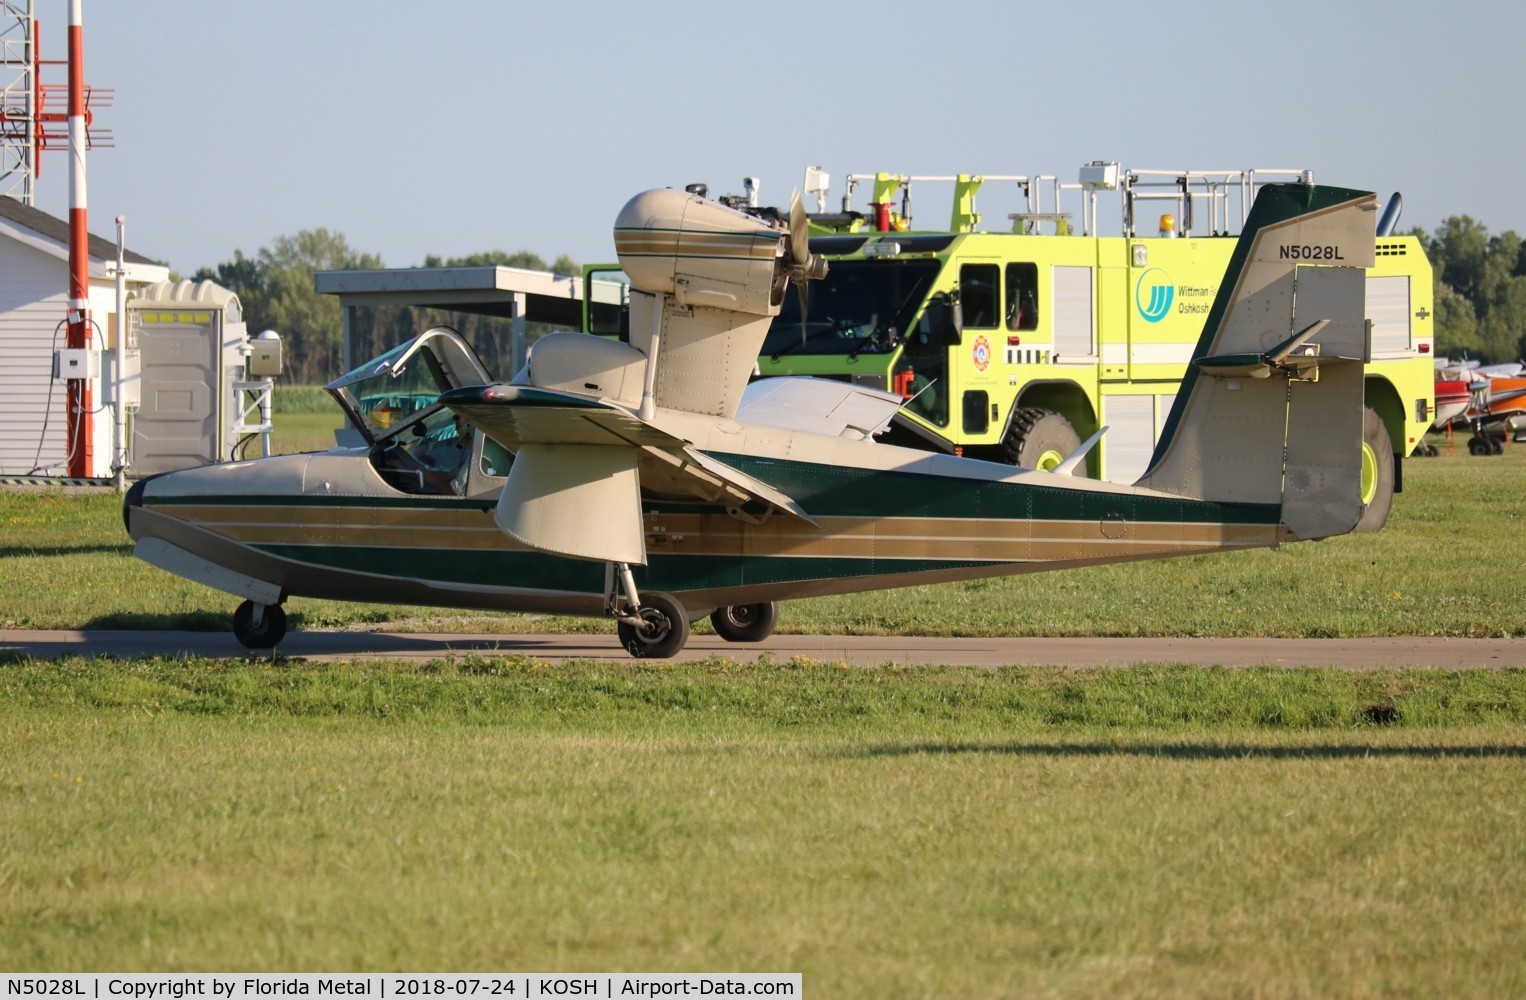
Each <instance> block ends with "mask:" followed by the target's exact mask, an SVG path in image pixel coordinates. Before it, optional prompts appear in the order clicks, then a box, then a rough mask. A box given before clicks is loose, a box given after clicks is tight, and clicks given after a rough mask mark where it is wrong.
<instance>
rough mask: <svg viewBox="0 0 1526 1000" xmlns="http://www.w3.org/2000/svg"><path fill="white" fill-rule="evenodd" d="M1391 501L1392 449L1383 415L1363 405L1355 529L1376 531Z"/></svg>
mask: <svg viewBox="0 0 1526 1000" xmlns="http://www.w3.org/2000/svg"><path fill="white" fill-rule="evenodd" d="M1393 503H1394V449H1393V445H1392V444H1391V443H1390V442H1389V440H1388V428H1386V427H1384V426H1383V419H1382V418H1381V417H1379V416H1378V415H1377V414H1376V413H1374V412H1372V410H1371V409H1370V408H1368V407H1363V408H1362V519H1361V520H1360V521H1358V522H1357V523H1356V530H1357V531H1377V530H1378V529H1379V528H1381V527H1383V524H1384V523H1385V522H1386V521H1387V520H1388V509H1389V508H1390V507H1392V506H1393Z"/></svg>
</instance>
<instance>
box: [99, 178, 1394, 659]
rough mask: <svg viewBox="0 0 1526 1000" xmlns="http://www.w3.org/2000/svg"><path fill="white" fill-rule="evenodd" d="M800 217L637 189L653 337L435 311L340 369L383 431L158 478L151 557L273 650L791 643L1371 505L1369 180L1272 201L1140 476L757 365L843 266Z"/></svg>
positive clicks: (928, 334) (953, 298)
mask: <svg viewBox="0 0 1526 1000" xmlns="http://www.w3.org/2000/svg"><path fill="white" fill-rule="evenodd" d="M790 215H791V218H790V219H789V220H782V219H778V218H770V217H767V216H765V215H758V214H752V213H748V212H745V211H738V210H734V209H732V208H729V207H727V206H724V205H720V204H717V203H715V202H711V201H707V200H704V199H702V198H700V197H697V196H695V195H692V194H688V193H685V192H682V191H675V190H657V191H648V192H645V193H643V194H640V195H638V196H636V197H635V198H634V199H632V200H631V201H630V202H629V203H628V204H627V205H626V206H625V208H624V209H623V210H622V212H621V213H620V216H619V218H618V220H617V222H616V225H615V244H616V250H617V252H618V254H619V258H620V261H621V264H622V266H623V267H624V268H625V270H626V273H627V274H628V275H629V276H630V278H631V282H632V294H631V310H630V317H631V319H630V333H629V338H628V341H615V340H608V339H604V338H600V337H594V336H590V335H586V334H578V333H556V334H551V335H548V336H546V337H543V338H542V339H541V340H540V341H538V342H537V343H536V344H535V345H534V347H533V349H532V351H531V353H530V357H529V361H528V363H527V364H526V366H525V367H524V368H523V369H522V370H521V371H519V372H518V373H517V374H516V376H515V377H514V379H513V380H512V381H510V382H508V383H497V382H494V381H493V380H492V379H491V378H490V377H489V376H488V374H487V373H486V372H485V371H484V370H483V369H482V366H481V364H480V363H479V362H478V360H477V359H476V357H475V355H474V354H473V352H472V351H471V349H470V347H468V346H467V345H466V344H465V343H464V342H463V341H462V340H461V338H459V337H457V336H456V335H455V334H454V333H452V332H450V331H448V330H444V329H436V330H431V331H429V332H428V333H425V334H423V335H421V336H420V337H418V338H416V339H415V340H413V341H410V342H409V343H408V344H405V345H403V346H401V347H399V348H397V349H396V350H394V351H392V352H390V353H389V354H387V355H384V356H383V357H381V358H379V359H376V360H375V361H372V362H369V363H368V364H366V365H363V366H361V367H360V368H359V369H357V370H355V371H354V372H351V373H350V374H348V375H346V376H344V377H343V378H340V379H339V380H337V381H335V382H334V383H332V384H331V385H330V386H329V389H330V391H331V392H332V393H333V394H334V396H335V397H336V398H337V399H338V400H339V402H340V403H341V405H342V406H344V408H345V409H346V410H347V412H348V414H349V417H350V420H351V422H352V423H353V424H354V427H355V429H356V430H358V431H359V432H360V434H361V435H362V437H363V438H364V440H363V442H361V443H359V444H357V445H354V446H351V447H341V448H335V449H331V450H329V451H325V452H318V453H311V454H302V455H287V456H279V457H273V458H265V459H259V460H255V461H250V462H238V463H231V464H226V465H217V466H209V467H205V468H199V469H192V470H187V471H182V472H175V473H170V474H166V475H161V476H157V477H154V478H151V479H145V480H143V481H141V482H139V483H137V484H136V485H135V486H134V487H133V489H132V490H131V491H130V493H129V494H128V496H127V499H126V505H125V517H126V520H127V527H128V531H129V532H130V533H131V535H132V537H133V538H134V539H135V540H136V549H135V552H136V554H137V555H138V556H139V557H141V558H143V559H145V560H147V561H149V562H151V563H153V564H154V565H156V566H159V567H161V568H163V569H166V570H168V571H170V572H173V573H177V574H180V575H182V576H185V577H187V578H190V579H192V580H197V581H200V582H202V583H206V584H208V585H210V586H212V587H214V588H217V589H219V590H222V591H225V592H227V593H229V594H232V595H234V596H235V597H240V598H243V603H242V604H241V605H240V606H239V608H238V610H237V612H236V613H235V615H234V631H235V634H236V635H237V637H238V639H239V640H240V641H242V642H243V643H244V644H245V645H247V646H249V647H251V648H268V647H271V646H274V645H275V644H276V643H278V642H279V641H280V640H281V638H282V637H283V635H284V634H285V632H286V615H285V612H284V610H283V608H282V605H283V602H285V601H286V600H287V599H288V598H289V597H293V596H301V597H327V598H339V599H346V600H354V601H375V602H403V603H415V604H427V605H436V606H445V607H459V608H479V609H495V610H503V611H531V612H551V613H561V614H573V615H590V616H603V617H608V618H610V619H612V620H613V621H614V622H615V623H616V625H617V631H618V633H619V637H620V642H621V643H622V645H624V646H625V647H626V648H627V649H628V650H629V651H630V652H631V653H632V654H634V655H636V656H649V657H665V656H671V655H673V654H674V653H676V652H677V651H678V650H679V649H681V648H682V647H683V644H684V642H685V641H686V639H687V637H688V634H689V626H690V623H691V622H692V621H697V620H699V619H700V618H702V617H704V616H705V615H710V617H711V620H712V621H713V623H714V625H715V628H716V630H717V632H719V633H720V634H721V635H722V636H723V637H725V638H726V639H730V640H734V641H740V642H756V641H761V640H764V639H766V638H767V637H768V636H769V635H770V634H771V633H772V631H773V628H774V626H775V624H776V621H777V615H778V602H780V601H785V600H789V599H792V598H800V597H811V596H816V595H822V594H843V593H854V592H859V591H873V590H881V589H887V588H893V587H903V586H909V585H913V584H926V583H937V582H944V581H956V580H970V579H975V578H980V577H994V576H1002V575H1007V574H1014V573H1031V572H1037V571H1040V570H1054V569H1066V568H1069V567H1074V566H1089V565H1095V564H1098V563H1107V562H1116V561H1121V560H1133V559H1153V558H1161V557H1166V556H1179V555H1189V554H1195V553H1204V552H1217V551H1223V550H1231V549H1245V548H1254V547H1276V546H1278V545H1281V544H1282V543H1284V542H1290V541H1298V540H1304V539H1314V538H1324V537H1327V536H1330V535H1338V534H1341V533H1343V532H1346V531H1349V530H1351V528H1352V527H1353V526H1354V525H1355V524H1356V522H1357V520H1358V518H1359V516H1360V514H1361V509H1362V507H1361V498H1360V495H1359V494H1360V466H1361V440H1362V363H1363V362H1364V361H1365V360H1366V357H1367V353H1368V343H1369V337H1368V325H1367V323H1366V321H1365V318H1364V316H1363V303H1364V294H1363V288H1364V285H1363V280H1364V276H1363V271H1362V268H1364V267H1366V266H1368V265H1370V264H1371V263H1372V257H1373V252H1374V250H1373V248H1374V240H1373V233H1374V227H1375V220H1376V216H1377V202H1376V199H1375V197H1374V196H1373V195H1371V194H1368V193H1365V192H1360V191H1353V190H1346V189H1340V188H1331V187H1316V186H1313V185H1301V184H1290V185H1268V186H1267V187H1265V188H1264V189H1263V190H1262V191H1261V193H1260V195H1259V197H1258V198H1257V200H1256V203H1255V205H1254V206H1253V208H1252V211H1251V213H1250V217H1249V219H1248V221H1247V224H1246V226H1245V230H1244V233H1243V234H1242V235H1241V237H1240V239H1239V243H1238V245H1237V247H1236V249H1235V252H1234V254H1233V256H1232V258H1231V261H1230V264H1229V272H1228V273H1227V274H1226V276H1225V280H1224V282H1223V284H1222V285H1221V287H1220V291H1219V293H1218V297H1217V299H1216V301H1215V302H1214V304H1213V307H1212V309H1211V311H1210V313H1209V315H1208V317H1207V320H1206V325H1205V327H1204V330H1203V334H1202V337H1201V339H1200V341H1199V344H1198V348H1197V351H1196V360H1195V361H1194V363H1193V365H1192V366H1191V369H1190V370H1189V372H1188V374H1187V377H1186V378H1185V379H1184V381H1183V383H1182V386H1181V390H1180V392H1179V394H1178V395H1177V397H1176V399H1175V403H1174V406H1173V409H1172V410H1171V413H1170V416H1169V418H1168V421H1167V424H1166V427H1165V430H1164V433H1162V435H1161V436H1160V439H1159V443H1158V445H1157V446H1156V449H1155V452H1154V455H1153V457H1152V459H1151V461H1150V464H1149V468H1148V471H1147V472H1146V473H1145V474H1144V476H1143V477H1141V478H1140V479H1139V481H1138V482H1136V483H1134V484H1133V485H1130V486H1123V485H1116V484H1111V483H1106V482H1096V481H1092V480H1088V479H1085V478H1081V477H1077V476H1071V475H1069V474H1068V469H1069V468H1073V467H1074V466H1075V464H1076V463H1077V462H1079V461H1080V460H1081V457H1082V454H1077V455H1074V456H1071V458H1070V460H1069V461H1067V462H1066V463H1064V464H1062V466H1061V467H1060V468H1059V469H1057V470H1055V471H1053V472H1041V471H1034V470H1026V469H1021V468H1017V469H1014V468H1013V467H1012V466H1009V465H1001V464H996V463H991V462H984V461H979V460H976V459H973V458H964V457H956V456H954V455H949V454H931V453H928V452H925V451H916V450H910V449H905V448H900V447H895V446H891V445H888V444H885V443H882V442H878V441H876V440H875V435H876V433H877V432H879V431H880V430H882V429H883V428H884V427H885V426H886V425H887V423H888V421H889V419H890V417H891V416H892V415H893V414H894V413H895V411H896V408H897V407H898V406H899V405H901V404H902V403H903V402H904V400H902V399H901V397H899V396H896V395H893V394H891V393H886V392H882V391H879V390H877V389H871V388H864V387H860V386H855V385H852V384H850V383H846V382H831V381H824V380H816V379H774V380H763V381H760V382H755V383H752V384H751V385H749V382H750V380H751V376H752V375H753V372H754V363H755V358H756V357H757V352H758V350H759V348H760V345H761V344H762V342H763V337H764V334H765V333H766V332H767V330H768V327H769V324H770V321H771V320H772V318H773V317H774V316H776V315H777V314H778V311H779V307H780V305H781V303H782V302H783V301H784V297H785V295H786V294H788V293H789V286H790V285H791V284H794V285H796V286H799V290H800V291H801V293H802V294H803V293H804V290H805V286H806V284H807V283H808V282H809V281H811V280H812V279H813V278H816V277H820V276H821V275H823V274H824V273H825V268H826V265H825V262H824V261H822V260H821V258H820V257H818V256H816V255H814V254H812V253H811V251H810V247H809V245H808V242H807V238H806V229H807V227H806V225H805V218H804V212H803V210H802V209H801V208H800V207H799V203H798V200H797V202H796V205H795V206H794V208H793V210H792V211H791V213H790ZM1096 284H1097V283H1096V282H1095V281H1094V287H1096ZM928 294H929V295H930V296H931V297H932V298H933V300H934V301H933V303H932V304H933V305H934V306H935V307H936V308H930V309H927V310H925V311H924V315H925V316H926V317H927V319H926V320H924V321H923V322H922V324H921V326H920V328H919V329H916V330H911V331H906V333H905V334H904V335H905V336H910V337H922V338H932V339H936V338H949V339H952V340H954V341H956V342H957V334H958V328H959V322H960V316H959V306H958V301H957V291H956V290H954V289H951V288H950V289H939V288H935V289H931V290H929V292H928ZM955 411H956V412H957V407H955ZM1086 447H1087V445H1083V446H1082V453H1083V454H1084V449H1085V448H1086ZM442 452H444V453H447V454H454V455H456V456H457V461H461V460H464V462H462V464H461V466H460V467H459V468H456V469H454V470H451V469H442V468H440V467H439V463H440V459H439V455H440V454H441V453H442ZM448 472H449V473H452V474H450V475H446V474H445V473H448Z"/></svg>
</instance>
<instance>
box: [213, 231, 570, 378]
mask: <svg viewBox="0 0 1526 1000" xmlns="http://www.w3.org/2000/svg"><path fill="white" fill-rule="evenodd" d="M494 264H500V265H504V266H507V267H520V268H527V269H530V270H535V271H552V272H555V273H557V274H578V273H580V271H581V268H579V267H578V265H577V264H576V263H575V262H573V261H572V260H571V259H570V258H569V257H567V256H566V255H565V254H564V255H563V256H561V257H558V258H557V259H556V260H554V261H552V262H551V263H550V264H549V265H548V264H547V263H546V261H545V260H544V259H543V258H542V257H540V255H538V254H535V253H531V252H529V251H520V252H518V253H505V252H503V251H501V250H493V251H489V252H485V253H475V254H469V255H467V256H465V257H451V258H441V257H439V256H436V255H433V254H431V255H430V256H428V257H426V258H424V266H425V267H476V266H482V265H494ZM383 266H384V265H383V264H382V260H381V257H380V256H379V255H377V254H372V253H363V252H361V251H358V250H355V249H354V248H352V247H351V246H350V245H349V242H348V241H347V240H346V239H345V237H344V235H343V234H342V233H337V232H331V231H330V230H328V229H322V228H320V229H310V230H309V229H305V230H303V231H302V232H299V233H297V234H296V235H295V236H278V237H276V239H275V240H274V241H273V242H272V243H271V245H270V246H268V247H262V248H261V249H260V250H259V252H258V253H256V254H255V255H254V256H253V257H246V256H244V254H243V252H242V251H239V250H235V251H234V252H233V259H232V260H230V261H224V262H222V263H221V264H218V265H217V266H216V267H212V268H206V267H204V268H201V269H200V270H198V271H197V272H196V273H195V274H194V275H193V276H192V280H194V281H204V280H210V281H215V282H216V283H217V284H219V285H221V286H222V287H224V288H226V289H228V290H229V291H231V292H233V293H234V294H235V295H237V296H238V298H239V303H240V305H242V307H243V313H244V321H245V322H246V323H247V324H248V326H249V330H250V332H251V333H257V332H258V331H260V330H267V329H268V330H275V331H276V332H277V333H279V334H280V335H281V347H282V351H283V354H284V362H285V376H284V377H285V379H286V380H287V381H289V382H292V383H296V384H306V385H321V384H323V383H325V382H329V381H331V380H332V379H334V378H337V377H338V376H339V375H341V374H342V373H343V370H344V368H343V364H344V360H343V359H344V342H343V341H344V319H343V316H342V315H341V312H340V308H339V299H338V297H337V296H334V295H321V294H319V293H318V292H317V291H315V290H314V288H313V275H314V274H315V273H316V272H318V271H341V270H364V269H373V268H379V267H383ZM441 325H446V326H451V327H454V328H455V329H456V330H457V331H459V332H460V333H461V334H462V336H463V337H464V338H465V339H466V341H467V342H468V343H469V344H471V345H472V347H473V348H474V349H475V350H476V351H477V353H478V354H479V355H481V357H482V360H483V363H484V364H486V365H487V368H488V371H490V372H493V373H495V374H498V375H500V376H501V377H503V378H508V377H509V375H510V374H511V372H509V370H508V369H509V321H508V320H507V319H500V318H498V317H495V316H474V315H465V314H460V313H455V312H448V311H443V310H438V309H420V308H412V307H409V308H376V309H366V310H361V311H360V315H359V316H358V317H357V321H356V325H355V328H354V330H353V331H352V334H353V340H354V344H353V348H354V352H353V356H352V358H351V360H352V361H353V362H355V363H359V362H360V361H364V360H365V359H366V358H371V357H375V356H376V355H378V354H381V353H383V352H384V351H386V350H388V349H390V348H392V347H395V346H397V345H398V344H400V343H402V342H403V341H405V340H407V339H408V338H410V337H412V336H413V335H414V334H416V333H421V332H423V331H424V330H427V329H429V328H430V327H432V326H441ZM539 326H540V325H539V324H535V323H531V324H528V332H529V333H530V335H531V336H532V337H533V336H535V335H536V334H537V333H539V332H541V331H540V329H539Z"/></svg>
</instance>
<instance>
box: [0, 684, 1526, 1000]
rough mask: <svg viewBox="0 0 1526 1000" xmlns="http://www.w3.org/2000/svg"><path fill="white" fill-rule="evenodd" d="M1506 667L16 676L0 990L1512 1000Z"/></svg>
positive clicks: (1516, 859) (1514, 763)
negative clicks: (247, 977)
mask: <svg viewBox="0 0 1526 1000" xmlns="http://www.w3.org/2000/svg"><path fill="white" fill-rule="evenodd" d="M1523 722H1526V672H1522V671H1518V670H1511V671H1465V672H1457V673H1446V672H1437V671H1403V672H1380V673H1373V674H1368V673H1363V674H1347V673H1343V672H1340V671H1335V670H1329V671H1277V670H1250V671H1230V670H1202V669H1196V668H1185V667H1155V668H1135V669H1130V670H1117V671H1060V670H1043V669H1009V670H999V671H980V670H968V669H921V670H900V669H891V668H886V669H881V670H856V669H855V670H846V669H842V668H839V667H834V666H832V665H824V664H811V663H789V664H772V665H762V666H760V665H756V664H748V665H737V664H730V663H725V662H711V663H703V664H687V665H682V666H664V665H660V664H659V665H654V664H642V663H636V662H633V663H631V664H630V665H628V666H627V665H619V666H615V667H611V666H608V665H594V664H582V665H570V666H565V667H556V668H551V667H547V666H545V665H541V664H536V663H534V662H532V661H528V660H524V659H513V658H510V659H489V658H472V659H467V660H461V661H452V662H441V663H436V664H429V665H423V666H418V665H386V664H365V665H358V664H348V665H347V664H302V663H289V662H278V663H269V662H263V663H261V662H209V661H192V662H179V661H152V662H146V663H136V664H123V663H115V662H110V661H96V662H82V661H77V660H76V661H64V662H61V663H57V664H48V663H36V662H12V663H9V664H5V665H4V666H3V667H0V956H4V958H3V959H0V965H3V966H4V967H5V968H6V969H11V970H37V969H52V970H61V969H77V970H124V971H127V970H182V969H186V970H222V971H228V970H245V969H248V970H272V971H287V970H336V969H357V970H457V971H469V970H500V971H502V970H520V971H531V970H535V971H551V970H566V971H587V970H612V971H621V970H624V971H632V970H691V971H699V970H710V971H748V970H753V971H763V970H780V971H795V970H798V971H801V972H803V973H804V983H805V988H806V990H807V992H808V994H809V995H811V996H818V997H887V996H906V997H949V996H959V997H1004V996H1100V995H1105V996H1202V997H1222V996H1277V997H1283V996H1317V997H1328V996H1341V997H1367V996H1372V997H1380V996H1381V997H1392V996H1425V997H1432V996H1520V995H1522V994H1523V993H1526V960H1523V958H1522V952H1521V947H1520V943H1521V941H1522V940H1526V906H1523V905H1522V903H1521V900H1522V899H1523V898H1526V852H1523V851H1522V850H1521V840H1522V834H1523V831H1526V800H1523V798H1522V796H1521V793H1520V790H1521V788H1522V787H1526V728H1523Z"/></svg>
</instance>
